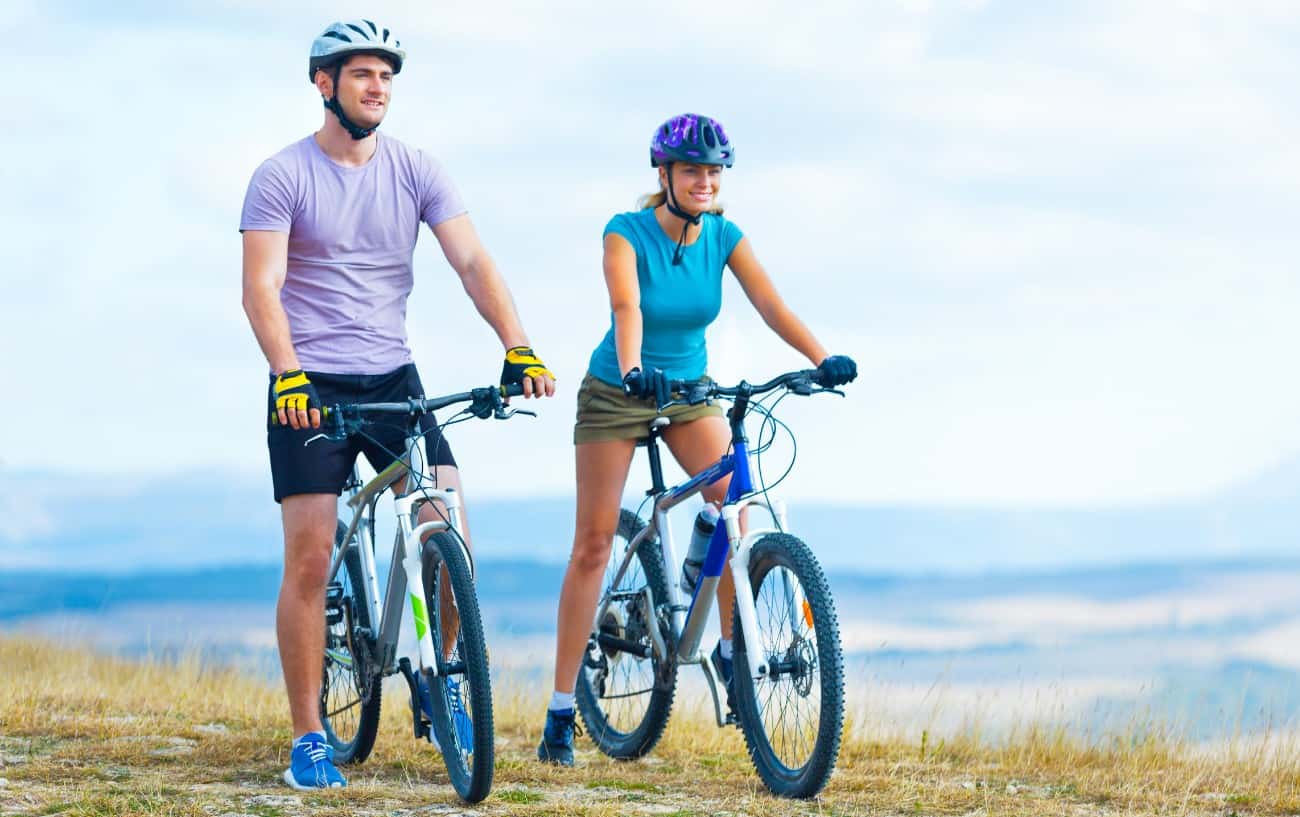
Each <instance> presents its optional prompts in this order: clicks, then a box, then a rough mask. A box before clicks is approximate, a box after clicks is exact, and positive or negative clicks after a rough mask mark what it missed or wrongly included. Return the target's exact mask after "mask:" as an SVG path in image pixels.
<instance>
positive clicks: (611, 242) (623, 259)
mask: <svg viewBox="0 0 1300 817" xmlns="http://www.w3.org/2000/svg"><path fill="white" fill-rule="evenodd" d="M604 266H605V286H606V287H607V288H608V289H609V308H610V309H611V310H613V312H614V349H615V350H616V351H617V352H618V371H619V373H620V374H627V373H628V372H629V371H631V370H632V369H635V368H638V367H640V366H641V286H640V284H638V283H637V280H636V250H634V249H632V244H631V243H630V242H629V241H628V240H627V239H626V238H624V237H623V236H621V235H619V234H618V233H606V234H605V262H604Z"/></svg>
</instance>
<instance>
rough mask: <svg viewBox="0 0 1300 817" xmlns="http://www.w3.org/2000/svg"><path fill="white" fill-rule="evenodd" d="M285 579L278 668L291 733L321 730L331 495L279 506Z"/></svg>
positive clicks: (334, 503) (334, 514) (278, 612)
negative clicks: (290, 724) (286, 692)
mask: <svg viewBox="0 0 1300 817" xmlns="http://www.w3.org/2000/svg"><path fill="white" fill-rule="evenodd" d="M280 515H281V519H282V521H283V524H284V577H283V579H282V580H281V582H280V599H279V601H278V602H277V604H276V608H275V633H276V640H277V641H278V642H279V645H280V666H281V668H282V669H283V671H284V685H285V689H286V690H287V691H288V694H289V715H290V718H291V719H292V720H293V735H294V737H295V738H297V737H301V736H302V735H304V734H306V733H307V732H320V731H322V727H321V721H320V686H321V666H322V661H323V655H324V652H325V579H326V577H327V575H328V574H329V565H330V550H331V547H332V546H333V543H334V531H335V527H336V525H337V519H338V497H336V496H335V495H333V494H295V495H293V496H287V497H285V498H284V500H283V501H282V502H281V505H280Z"/></svg>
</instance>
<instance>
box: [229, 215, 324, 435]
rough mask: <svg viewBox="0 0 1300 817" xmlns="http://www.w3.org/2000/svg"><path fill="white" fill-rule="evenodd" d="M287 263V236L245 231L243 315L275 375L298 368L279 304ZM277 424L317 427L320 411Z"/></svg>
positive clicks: (296, 414) (298, 414) (299, 414)
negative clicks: (245, 316)
mask: <svg viewBox="0 0 1300 817" xmlns="http://www.w3.org/2000/svg"><path fill="white" fill-rule="evenodd" d="M288 262H289V234H288V233H281V232H272V231H270V230H245V231H244V313H245V314H246V315H248V322H249V324H251V325H252V327H253V334H254V335H255V336H256V337H257V343H258V345H259V346H261V347H262V354H264V355H266V361H267V363H269V364H270V365H271V371H272V372H273V373H275V374H277V375H279V374H283V373H284V372H287V371H291V370H293V369H298V368H301V367H300V366H299V364H298V355H297V353H295V352H294V350H293V340H292V338H291V336H290V334H289V318H288V316H287V315H285V314H284V307H283V306H282V305H281V304H280V289H281V288H283V287H284V276H285V273H286V271H287V269H288ZM281 415H282V416H281V417H280V421H281V422H285V421H286V420H287V421H288V423H289V425H291V426H292V427H294V428H301V427H305V426H306V425H307V424H308V423H310V425H311V427H312V428H319V427H320V411H319V410H318V409H315V408H313V409H311V411H310V413H308V412H290V413H289V414H288V416H287V417H286V416H283V415H284V412H283V411H282V412H281Z"/></svg>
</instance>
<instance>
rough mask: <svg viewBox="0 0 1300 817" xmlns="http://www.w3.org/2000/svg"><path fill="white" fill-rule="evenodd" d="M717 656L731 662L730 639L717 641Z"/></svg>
mask: <svg viewBox="0 0 1300 817" xmlns="http://www.w3.org/2000/svg"><path fill="white" fill-rule="evenodd" d="M718 654H719V655H721V656H722V657H723V658H725V659H727V660H728V661H730V660H731V639H730V638H720V639H718Z"/></svg>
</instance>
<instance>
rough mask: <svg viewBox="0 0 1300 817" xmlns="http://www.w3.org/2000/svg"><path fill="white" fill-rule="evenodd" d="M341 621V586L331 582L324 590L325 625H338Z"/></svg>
mask: <svg viewBox="0 0 1300 817" xmlns="http://www.w3.org/2000/svg"><path fill="white" fill-rule="evenodd" d="M342 620H343V585H342V584H340V583H339V582H331V583H330V584H329V585H328V586H326V588H325V623H326V624H330V625H333V624H338V623H339V622H340V621H342Z"/></svg>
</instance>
